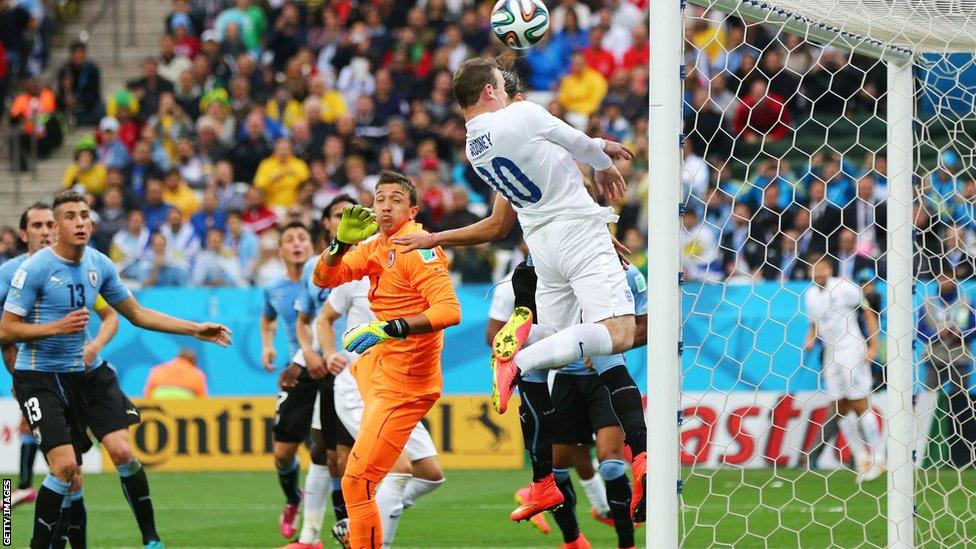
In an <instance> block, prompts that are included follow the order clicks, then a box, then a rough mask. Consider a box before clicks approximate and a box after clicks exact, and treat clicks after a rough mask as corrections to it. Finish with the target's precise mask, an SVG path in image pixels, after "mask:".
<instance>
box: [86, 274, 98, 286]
mask: <svg viewBox="0 0 976 549" xmlns="http://www.w3.org/2000/svg"><path fill="white" fill-rule="evenodd" d="M88 282H91V285H92V288H94V287H96V286H97V285H98V273H97V272H96V271H94V270H91V271H88Z"/></svg>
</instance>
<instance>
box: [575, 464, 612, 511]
mask: <svg viewBox="0 0 976 549" xmlns="http://www.w3.org/2000/svg"><path fill="white" fill-rule="evenodd" d="M580 484H582V485H583V491H584V492H586V499H588V500H590V507H592V508H594V509H596V512H597V513H600V514H601V515H608V514H610V504H609V503H607V487H606V486H605V485H604V484H603V479H602V478H600V473H596V474H594V475H593V478H591V479H587V480H583V479H582V478H580Z"/></svg>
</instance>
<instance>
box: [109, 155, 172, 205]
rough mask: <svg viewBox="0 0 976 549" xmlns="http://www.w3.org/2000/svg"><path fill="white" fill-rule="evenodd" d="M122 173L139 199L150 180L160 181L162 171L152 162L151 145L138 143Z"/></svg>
mask: <svg viewBox="0 0 976 549" xmlns="http://www.w3.org/2000/svg"><path fill="white" fill-rule="evenodd" d="M115 169H118V168H115ZM110 171H111V170H110ZM124 172H125V173H126V176H125V179H126V180H127V181H128V182H129V187H130V188H131V189H132V191H133V192H134V193H136V194H137V195H138V196H140V197H141V196H143V195H144V194H145V192H146V183H147V182H148V181H149V180H150V179H160V180H162V178H163V171H162V170H161V169H160V168H159V166H157V165H156V163H155V162H153V159H152V145H150V144H149V142H148V141H139V142H137V143H136V146H135V148H134V149H133V151H132V163H131V164H130V165H129V167H128V168H127V169H126V170H124Z"/></svg>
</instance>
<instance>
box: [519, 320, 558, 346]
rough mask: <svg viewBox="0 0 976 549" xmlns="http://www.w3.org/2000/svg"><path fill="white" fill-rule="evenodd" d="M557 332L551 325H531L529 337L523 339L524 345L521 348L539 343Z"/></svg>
mask: <svg viewBox="0 0 976 549" xmlns="http://www.w3.org/2000/svg"><path fill="white" fill-rule="evenodd" d="M557 331H558V330H556V327H555V326H552V325H549V324H546V325H542V324H533V325H532V329H531V330H529V337H527V338H525V344H524V345H522V346H523V347H528V346H529V345H532V344H533V343H536V342H537V341H541V340H543V339H545V338H547V337H549V336H551V335H552V334H554V333H556V332H557Z"/></svg>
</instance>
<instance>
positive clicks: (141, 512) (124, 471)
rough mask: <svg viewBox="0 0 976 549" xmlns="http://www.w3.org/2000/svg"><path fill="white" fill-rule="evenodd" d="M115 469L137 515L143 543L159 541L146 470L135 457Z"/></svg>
mask: <svg viewBox="0 0 976 549" xmlns="http://www.w3.org/2000/svg"><path fill="white" fill-rule="evenodd" d="M115 470H116V471H118V472H119V479H121V481H122V493H123V494H125V499H126V501H128V502H129V507H131V508H132V513H133V514H135V516H136V522H137V523H138V524H139V531H140V532H142V544H143V545H145V544H147V543H149V542H150V541H153V540H157V541H158V540H159V534H157V533H156V519H155V517H154V516H153V506H152V499H151V498H150V497H149V479H148V478H146V470H145V469H143V467H142V464H141V463H139V462H138V461H136V460H135V459H133V460H132V461H130V462H129V463H126V464H125V465H117V466H116V467H115Z"/></svg>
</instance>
